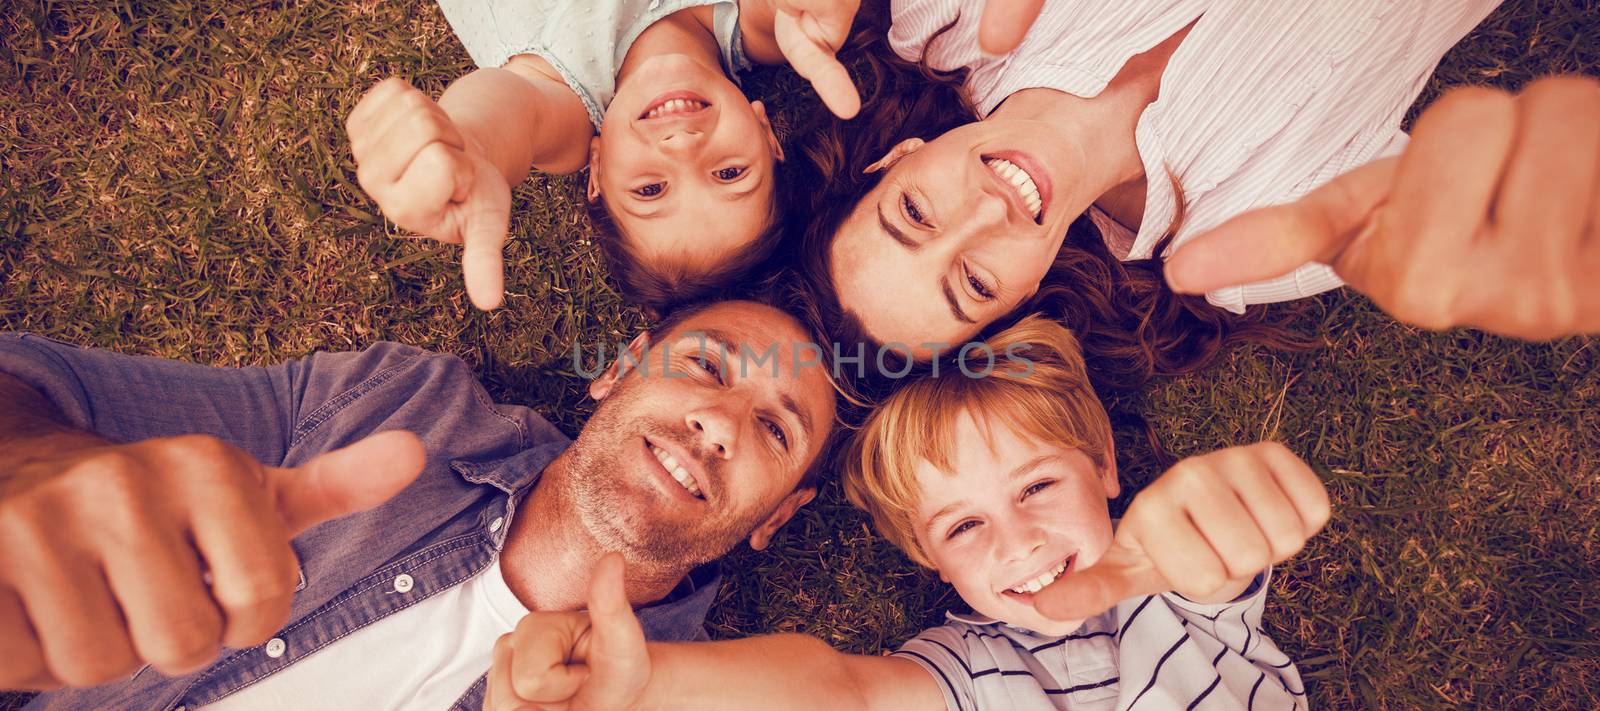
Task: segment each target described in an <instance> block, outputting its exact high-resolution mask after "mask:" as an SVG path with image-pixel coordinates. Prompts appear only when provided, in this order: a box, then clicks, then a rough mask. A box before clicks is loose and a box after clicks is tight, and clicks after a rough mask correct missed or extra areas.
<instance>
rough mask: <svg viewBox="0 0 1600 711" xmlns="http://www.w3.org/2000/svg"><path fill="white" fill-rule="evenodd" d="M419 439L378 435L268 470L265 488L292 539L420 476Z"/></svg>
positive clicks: (383, 498) (371, 503)
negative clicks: (291, 466) (291, 465)
mask: <svg viewBox="0 0 1600 711" xmlns="http://www.w3.org/2000/svg"><path fill="white" fill-rule="evenodd" d="M426 456H427V455H426V453H425V452H424V451H423V449H422V442H421V440H418V439H417V436H416V435H414V434H411V433H410V432H405V431H401V430H391V431H388V432H380V433H378V434H375V435H372V436H370V437H367V438H366V439H363V440H361V441H360V442H356V443H355V444H352V445H350V446H348V447H345V448H343V449H338V450H334V451H332V452H328V453H327V454H323V455H321V456H318V457H317V458H316V459H313V460H311V461H310V462H307V463H306V464H305V465H303V466H300V467H296V468H294V469H276V468H267V470H266V471H267V485H268V487H269V490H270V491H271V492H272V493H273V496H274V497H275V498H274V500H275V501H277V504H278V511H279V512H280V513H281V514H282V515H283V517H284V522H285V524H286V526H285V527H286V528H287V530H288V531H289V535H290V536H291V537H292V536H297V535H299V534H300V532H302V531H304V530H306V529H307V528H310V527H312V526H314V525H316V524H318V523H321V522H323V521H326V520H329V519H333V518H338V517H340V516H344V515H347V514H351V513H354V512H356V511H362V510H365V509H368V508H371V507H373V506H377V505H378V504H381V503H383V502H385V501H388V500H389V499H390V498H391V497H393V496H394V495H395V494H397V493H399V492H400V490H401V489H404V488H405V487H406V486H407V485H408V484H410V483H411V482H412V481H413V480H415V479H416V478H417V475H418V474H420V473H421V472H422V467H423V464H424V463H425V461H426Z"/></svg>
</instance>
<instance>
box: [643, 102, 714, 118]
mask: <svg viewBox="0 0 1600 711" xmlns="http://www.w3.org/2000/svg"><path fill="white" fill-rule="evenodd" d="M707 105H708V104H705V103H703V102H699V101H694V100H691V99H670V100H668V101H666V102H663V103H662V104H661V105H660V106H657V107H655V108H653V109H650V111H649V112H647V113H646V114H645V118H659V117H661V116H666V115H669V114H682V113H691V112H694V111H699V110H700V109H703V108H705V107H706V106H707Z"/></svg>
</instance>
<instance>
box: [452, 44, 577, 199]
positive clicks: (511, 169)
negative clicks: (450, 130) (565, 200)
mask: <svg viewBox="0 0 1600 711" xmlns="http://www.w3.org/2000/svg"><path fill="white" fill-rule="evenodd" d="M439 108H440V109H442V110H443V111H444V114H445V115H446V116H447V117H449V119H450V121H451V122H452V123H454V124H455V125H456V128H458V129H459V130H460V131H461V134H462V137H463V138H464V139H465V141H466V143H467V145H468V146H470V147H473V148H475V149H476V150H477V151H478V154H479V155H482V156H484V157H485V158H486V159H488V160H489V162H491V163H493V164H494V165H495V167H496V168H497V169H499V171H500V174H501V175H502V176H504V177H505V179H506V183H507V184H509V185H516V184H518V183H521V182H522V181H523V180H525V179H527V177H528V173H529V171H530V170H532V169H533V168H538V169H539V170H541V171H544V172H546V173H558V174H565V173H571V172H574V171H577V170H580V169H582V168H583V167H584V166H585V165H588V164H589V139H590V138H592V137H594V124H591V123H590V122H589V112H588V111H587V110H586V109H585V108H584V107H583V102H582V101H580V100H579V99H578V95H577V94H575V93H573V91H572V88H571V87H569V86H567V84H566V82H564V81H562V79H561V77H560V75H558V74H556V72H555V70H553V69H551V68H550V66H549V63H548V62H545V61H544V60H543V59H541V58H539V57H537V56H534V55H531V54H523V55H517V56H515V57H512V58H511V60H510V61H508V62H506V64H505V66H504V67H501V68H499V69H494V68H489V69H479V70H477V71H474V72H472V73H471V74H468V75H466V76H464V77H461V78H460V79H457V80H456V81H455V82H454V83H452V84H451V85H450V86H449V87H448V88H446V89H445V90H444V94H442V95H441V96H440V97H439Z"/></svg>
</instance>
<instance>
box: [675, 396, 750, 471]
mask: <svg viewBox="0 0 1600 711" xmlns="http://www.w3.org/2000/svg"><path fill="white" fill-rule="evenodd" d="M683 421H684V424H685V425H687V426H688V427H689V434H690V436H691V437H693V438H694V440H695V443H696V444H698V445H699V446H700V450H701V451H703V452H709V453H710V454H711V455H712V456H714V457H716V458H718V459H724V460H727V459H733V455H734V449H733V448H734V445H735V444H736V443H737V442H738V439H739V427H738V424H737V423H736V422H735V420H734V419H733V418H732V417H729V416H728V415H727V413H725V412H723V411H721V410H717V409H714V408H703V409H698V410H691V411H690V412H689V414H687V415H684V416H683Z"/></svg>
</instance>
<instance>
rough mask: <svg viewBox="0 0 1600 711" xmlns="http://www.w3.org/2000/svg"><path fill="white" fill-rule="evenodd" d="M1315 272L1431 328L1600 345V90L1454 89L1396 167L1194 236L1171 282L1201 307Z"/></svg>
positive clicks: (1176, 257) (1587, 84)
mask: <svg viewBox="0 0 1600 711" xmlns="http://www.w3.org/2000/svg"><path fill="white" fill-rule="evenodd" d="M1309 261H1318V262H1323V263H1325V264H1328V265H1330V266H1332V267H1333V269H1334V271H1335V272H1337V273H1338V274H1339V277H1340V278H1342V279H1344V280H1345V282H1346V283H1348V284H1350V286H1351V287H1353V288H1355V289H1356V290H1358V291H1360V292H1362V293H1364V294H1366V295H1367V296H1369V297H1371V298H1372V300H1373V302H1375V303H1376V304H1377V305H1378V306H1379V307H1380V308H1382V309H1383V310H1384V311H1387V312H1389V313H1390V314H1391V315H1393V316H1394V317H1395V318H1397V319H1400V320H1401V321H1406V322H1408V323H1413V324H1416V325H1418V326H1422V327H1424V328H1430V329H1436V330H1440V329H1445V328H1450V327H1452V326H1473V327H1477V328H1481V329H1484V330H1487V331H1491V332H1494V333H1498V334H1501V335H1506V336H1514V337H1518V338H1526V339H1536V340H1542V339H1550V338H1558V337H1561V336H1566V335H1572V334H1578V333H1600V276H1597V275H1600V82H1596V81H1595V80H1593V79H1589V78H1582V77H1573V76H1568V77H1553V78H1548V79H1543V80H1540V81H1538V82H1535V83H1534V84H1532V85H1530V86H1529V87H1528V88H1527V89H1525V90H1524V91H1523V92H1522V93H1521V94H1519V95H1517V96H1511V95H1510V94H1506V93H1504V92H1500V91H1495V90H1491V89H1482V88H1462V89H1456V90H1454V91H1452V92H1450V93H1449V94H1446V95H1445V96H1443V97H1441V98H1440V99H1439V100H1438V101H1436V102H1435V103H1434V104H1433V105H1432V106H1430V107H1429V108H1428V110H1427V111H1426V112H1424V113H1423V114H1422V116H1421V117H1420V118H1419V119H1418V120H1417V124H1416V128H1415V130H1414V131H1413V133H1412V140H1411V144H1410V145H1409V146H1408V147H1407V148H1406V151H1405V153H1404V155H1402V156H1400V157H1399V158H1398V159H1393V158H1391V159H1387V160H1381V161H1377V162H1374V163H1371V164H1368V165H1366V166H1364V167H1362V168H1358V169H1356V170H1354V171H1351V172H1350V173H1346V174H1345V175H1342V176H1340V177H1338V178H1335V179H1334V180H1333V181H1331V182H1329V183H1328V184H1326V185H1324V186H1322V187H1321V188H1319V189H1317V190H1315V191H1312V192H1311V193H1310V194H1308V195H1306V196H1305V197H1304V198H1302V199H1301V200H1300V201H1298V202H1295V203H1291V204H1288V205H1280V206H1275V207H1268V208H1265V209H1261V210H1256V211H1254V212H1249V213H1246V214H1244V215H1240V216H1238V217H1235V218H1233V219H1232V220H1229V221H1227V222H1225V223H1223V224H1222V225H1221V226H1219V227H1217V228H1216V229H1214V230H1212V231H1210V232H1208V233H1206V234H1204V235H1200V236H1198V237H1195V238H1194V239H1193V240H1191V241H1190V242H1189V243H1188V244H1185V245H1184V246H1183V247H1182V248H1180V249H1178V250H1177V251H1176V252H1175V253H1174V254H1173V255H1172V257H1171V258H1170V259H1169V260H1168V262H1167V281H1168V283H1169V284H1171V285H1172V288H1173V290H1175V291H1179V292H1190V293H1204V292H1207V291H1212V290H1214V289H1219V288H1223V287H1227V286H1232V285H1236V284H1244V283H1249V282H1253V281H1259V280H1263V279H1269V278H1272V277H1276V276H1279V275H1282V274H1287V273H1289V272H1291V271H1293V270H1294V269H1296V268H1298V267H1299V266H1300V265H1302V264H1304V263H1306V262H1309Z"/></svg>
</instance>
